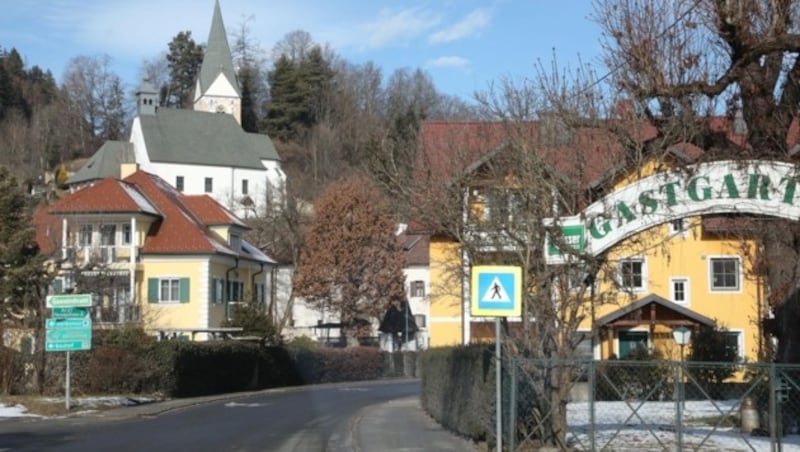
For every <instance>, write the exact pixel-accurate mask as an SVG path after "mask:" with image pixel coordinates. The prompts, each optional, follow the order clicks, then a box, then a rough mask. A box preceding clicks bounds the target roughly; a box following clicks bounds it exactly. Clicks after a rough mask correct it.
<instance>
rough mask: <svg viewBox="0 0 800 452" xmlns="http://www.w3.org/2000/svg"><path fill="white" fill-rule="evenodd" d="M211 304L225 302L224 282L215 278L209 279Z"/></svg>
mask: <svg viewBox="0 0 800 452" xmlns="http://www.w3.org/2000/svg"><path fill="white" fill-rule="evenodd" d="M211 302H212V303H224V302H225V280H223V279H217V278H212V279H211Z"/></svg>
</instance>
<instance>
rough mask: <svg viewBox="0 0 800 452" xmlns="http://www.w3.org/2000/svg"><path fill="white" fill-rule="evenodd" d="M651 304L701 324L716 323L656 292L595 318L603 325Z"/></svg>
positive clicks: (710, 324)
mask: <svg viewBox="0 0 800 452" xmlns="http://www.w3.org/2000/svg"><path fill="white" fill-rule="evenodd" d="M649 305H653V307H654V308H658V307H660V308H663V309H666V310H667V311H672V312H674V313H675V314H677V315H678V316H680V317H684V318H687V319H689V320H691V321H693V322H695V323H699V324H701V325H705V326H710V327H713V326H714V324H715V323H716V322H715V321H714V320H713V319H711V318H708V317H706V316H704V315H701V314H698V313H697V312H695V311H692V310H691V309H688V308H686V307H684V306H681V305H679V304H677V303H673V302H671V301H669V300H667V299H666V298H663V297H660V296H658V295H656V294H652V293H651V294H649V295H647V296H646V297H644V298H641V299H639V300H637V301H635V302H633V303H631V304H629V305H626V306H623V307H621V308H619V309H617V310H616V311H613V312H611V313H609V314H606V315H604V316H602V317H600V318H598V319H597V322H596V323H597V325H598V326H605V325H608V324H611V323H614V322H615V321H618V320H621V319H623V318H625V317H627V316H629V315H631V314H633V313H635V312H637V311H639V310H644V308H645V307H646V306H649ZM640 320H641V323H643V324H644V323H650V319H644V318H643V319H640Z"/></svg>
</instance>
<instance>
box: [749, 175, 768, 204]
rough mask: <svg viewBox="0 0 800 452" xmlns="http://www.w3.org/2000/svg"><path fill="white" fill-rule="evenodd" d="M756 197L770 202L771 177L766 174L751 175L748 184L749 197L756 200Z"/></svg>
mask: <svg viewBox="0 0 800 452" xmlns="http://www.w3.org/2000/svg"><path fill="white" fill-rule="evenodd" d="M756 195H759V198H761V199H762V200H765V201H768V200H769V176H767V175H764V174H751V175H750V181H749V184H747V197H748V198H749V199H754V198H755V197H756Z"/></svg>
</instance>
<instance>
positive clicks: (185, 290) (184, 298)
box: [180, 278, 189, 303]
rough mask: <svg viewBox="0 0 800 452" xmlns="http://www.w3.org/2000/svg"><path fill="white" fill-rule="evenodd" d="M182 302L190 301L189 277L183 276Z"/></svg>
mask: <svg viewBox="0 0 800 452" xmlns="http://www.w3.org/2000/svg"><path fill="white" fill-rule="evenodd" d="M180 281H181V282H180V288H181V303H188V302H189V278H181V280H180Z"/></svg>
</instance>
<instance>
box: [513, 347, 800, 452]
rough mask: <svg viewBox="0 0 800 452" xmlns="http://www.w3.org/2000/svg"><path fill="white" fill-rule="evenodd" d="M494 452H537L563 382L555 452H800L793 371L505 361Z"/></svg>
mask: <svg viewBox="0 0 800 452" xmlns="http://www.w3.org/2000/svg"><path fill="white" fill-rule="evenodd" d="M503 370H504V374H503V375H504V377H503V397H502V407H501V408H502V410H501V412H502V413H503V414H502V417H503V419H502V429H503V433H502V434H503V439H502V444H503V449H504V450H509V451H512V450H513V451H527V450H538V449H539V448H540V447H541V446H542V444H543V443H542V436H543V433H542V432H543V431H546V430H547V425H546V424H548V423H550V424H549V425H550V426H552V419H553V417H554V416H558V410H557V409H552V408H551V409H547V408H545V409H542V407H547V406H553V404H556V405H557V404H558V403H557V402H555V401H554V399H552V398H548V396H547V395H545V396H543V394H545V393H546V391H548V390H546V389H545V388H549V391H552V390H554V389H555V388H557V385H558V384H560V383H559V380H558V378H557V375H558V374H559V373H564V372H565V373H566V374H565V375H568V377H567V380H566V381H568V384H569V388H568V390H569V397H568V403H567V404H566V407H565V410H566V435H564V436H565V442H564V443H561V444H559V447H558V448H560V449H569V450H580V451H584V450H585V451H595V450H601V451H606V450H614V451H617V450H726V451H739V450H741V451H783V450H787V451H788V450H797V451H800V365H780V364H769V363H754V364H732V363H705V362H675V361H586V360H582V361H577V360H576V361H551V360H546V361H545V360H526V359H512V360H506V361H505V362H504V365H503Z"/></svg>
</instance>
